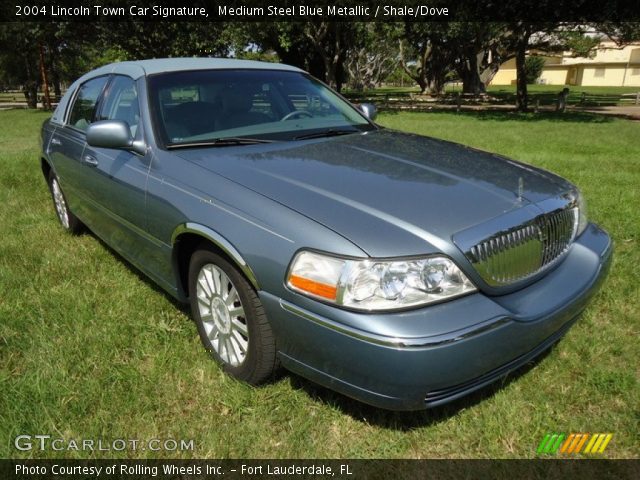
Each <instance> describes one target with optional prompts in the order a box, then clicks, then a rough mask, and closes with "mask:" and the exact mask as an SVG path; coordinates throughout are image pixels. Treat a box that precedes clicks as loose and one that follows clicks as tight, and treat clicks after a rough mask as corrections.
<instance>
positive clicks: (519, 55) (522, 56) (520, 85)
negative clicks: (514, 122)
mask: <svg viewBox="0 0 640 480" xmlns="http://www.w3.org/2000/svg"><path fill="white" fill-rule="evenodd" d="M528 43H529V37H528V36H526V40H524V41H520V42H518V46H517V49H518V50H517V52H516V75H517V78H516V109H517V110H518V111H519V112H526V111H527V109H528V108H529V95H528V93H527V72H526V69H525V61H526V58H527V45H528Z"/></svg>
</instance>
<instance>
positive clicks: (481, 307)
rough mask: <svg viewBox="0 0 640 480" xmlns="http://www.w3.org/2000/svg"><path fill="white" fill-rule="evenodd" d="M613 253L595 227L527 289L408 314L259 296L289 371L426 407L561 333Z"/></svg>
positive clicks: (384, 402)
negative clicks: (367, 310) (378, 312)
mask: <svg viewBox="0 0 640 480" xmlns="http://www.w3.org/2000/svg"><path fill="white" fill-rule="evenodd" d="M611 252H612V244H611V240H610V238H609V236H608V235H607V234H606V233H605V232H604V231H603V230H601V229H599V228H598V227H596V226H595V225H593V224H590V225H589V226H588V227H587V229H586V230H585V232H584V233H583V234H582V235H581V236H580V237H579V238H578V239H577V240H576V242H575V243H574V245H573V246H572V247H571V250H570V252H569V253H568V254H567V256H566V258H565V259H564V260H563V261H562V262H561V264H560V265H558V266H557V268H555V269H554V270H553V271H551V272H549V273H548V274H547V275H545V276H544V277H543V278H542V279H540V280H539V281H537V282H535V283H534V284H532V285H529V286H528V287H526V288H523V289H521V290H518V291H517V292H513V293H510V294H508V295H502V296H494V297H490V296H487V295H484V294H482V293H476V294H473V295H469V296H466V297H462V298H459V299H457V300H453V301H451V302H446V303H443V304H439V305H433V306H430V307H426V308H422V309H418V310H413V311H410V312H401V313H387V314H363V313H354V312H348V311H345V310H341V309H338V308H335V307H331V306H328V305H324V304H321V303H318V302H314V301H313V300H310V299H308V298H306V297H303V296H298V298H296V302H295V303H293V302H290V301H285V300H283V299H281V298H278V297H276V296H274V295H271V294H269V293H267V292H260V298H261V300H262V302H263V304H264V306H265V309H266V311H267V315H268V317H269V319H270V321H271V323H272V326H273V328H274V330H275V333H276V335H277V338H278V349H279V352H280V358H281V361H282V364H283V365H284V366H285V367H286V368H288V369H290V370H292V371H294V372H296V373H298V374H300V375H302V376H304V377H307V378H309V379H310V380H312V381H315V382H317V383H319V384H322V385H324V386H327V387H329V388H331V389H333V390H336V391H339V392H341V393H343V394H345V395H348V396H350V397H353V398H355V399H358V400H360V401H363V402H365V403H369V404H371V405H375V406H378V407H382V408H388V409H393V410H419V409H424V408H429V407H434V406H437V405H441V404H443V403H446V402H449V401H452V400H455V399H457V398H459V397H462V396H464V395H466V394H468V393H470V392H472V391H474V390H477V389H479V388H481V387H483V386H485V385H487V384H489V383H491V382H493V381H495V380H497V379H498V378H500V377H502V376H504V375H506V374H507V373H509V372H510V371H512V370H514V369H517V368H518V367H520V366H521V365H523V364H525V363H526V362H528V361H530V360H531V359H532V358H534V357H536V356H537V355H539V354H540V353H542V352H543V351H544V350H546V349H547V348H549V347H550V346H551V345H552V344H553V343H555V342H556V341H557V340H558V339H560V338H561V337H562V335H563V334H564V333H565V332H566V331H567V330H568V329H569V327H570V326H571V324H572V323H573V321H574V320H575V319H576V317H577V316H578V315H579V314H580V312H581V311H582V310H583V309H584V308H585V306H586V305H587V303H588V301H589V298H590V297H591V296H592V295H593V294H594V293H595V292H596V291H597V289H598V287H599V285H600V283H601V282H602V280H603V279H604V277H605V276H606V272H607V270H608V268H609V266H610V263H611V257H612V255H611Z"/></svg>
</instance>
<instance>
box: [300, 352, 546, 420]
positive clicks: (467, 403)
mask: <svg viewBox="0 0 640 480" xmlns="http://www.w3.org/2000/svg"><path fill="white" fill-rule="evenodd" d="M555 345H557V343H555V344H554V345H552V346H551V347H550V348H548V349H547V350H545V351H544V352H543V353H541V354H540V355H539V356H538V357H536V358H535V359H533V360H531V361H530V362H528V363H526V364H525V365H523V366H521V367H520V368H518V369H516V370H514V371H512V372H510V373H509V374H507V376H505V377H502V378H501V379H498V380H497V381H495V382H494V383H492V384H490V385H487V386H485V387H483V388H481V389H479V390H476V391H475V392H473V393H470V394H469V395H466V396H464V397H462V398H460V399H458V400H455V401H453V402H451V403H448V404H446V405H442V406H439V407H435V408H431V409H428V410H418V411H408V412H404V411H400V412H395V411H391V410H384V409H381V408H376V407H372V406H370V405H367V404H364V403H361V402H359V401H357V400H354V399H352V398H349V397H347V396H345V395H342V394H340V393H337V392H334V391H332V390H329V389H327V388H325V387H322V386H320V385H317V384H315V383H313V382H311V381H309V380H306V379H305V378H303V377H300V376H299V375H296V374H293V373H288V375H289V378H290V383H291V386H292V387H293V388H296V389H300V390H302V391H304V392H305V393H307V395H309V397H311V398H312V399H313V400H314V401H316V402H319V403H323V404H325V405H327V406H329V407H331V408H335V409H337V410H340V411H341V412H342V413H344V414H346V415H349V416H350V417H352V418H353V419H354V420H356V421H359V422H362V423H366V424H370V425H375V426H377V427H381V428H385V429H390V430H399V431H403V432H405V431H411V430H414V429H417V428H423V427H429V426H432V425H437V424H438V423H440V422H443V421H446V420H448V419H449V418H451V417H453V416H455V415H457V414H458V413H459V412H461V411H462V410H465V409H467V408H471V407H473V406H475V405H477V404H479V403H481V402H483V401H484V400H486V399H488V398H490V397H491V396H493V395H494V394H495V393H496V392H498V391H500V390H501V389H502V388H504V387H506V386H508V385H509V384H511V383H512V382H514V381H516V380H518V379H519V378H520V377H521V376H523V375H525V374H526V373H527V372H529V371H530V370H531V369H533V368H535V367H536V366H537V365H538V364H539V363H540V362H541V361H542V360H543V359H545V358H546V357H547V355H549V352H551V349H552V348H555ZM425 394H426V392H425Z"/></svg>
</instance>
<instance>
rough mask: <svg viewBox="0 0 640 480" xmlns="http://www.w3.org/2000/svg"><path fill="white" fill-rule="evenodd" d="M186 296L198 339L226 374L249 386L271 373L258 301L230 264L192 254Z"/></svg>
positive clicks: (268, 339) (204, 252)
mask: <svg viewBox="0 0 640 480" xmlns="http://www.w3.org/2000/svg"><path fill="white" fill-rule="evenodd" d="M189 294H190V303H191V314H192V316H193V319H194V320H195V322H196V325H197V327H198V333H199V334H200V339H201V340H202V343H203V345H204V346H205V348H206V349H207V350H208V351H209V352H210V353H211V355H212V356H213V358H214V359H215V360H216V361H217V362H218V363H219V364H220V365H221V366H222V367H223V369H224V371H225V372H227V373H229V374H230V375H232V376H234V377H236V378H238V379H239V380H242V381H245V382H247V383H250V384H253V385H257V384H260V383H262V382H264V381H265V380H267V379H268V378H269V377H271V376H272V375H273V374H274V372H275V371H276V369H277V367H278V361H277V354H276V342H275V337H274V335H273V332H272V331H271V326H270V325H269V321H268V320H267V316H266V314H265V312H264V308H263V306H262V302H260V298H259V297H258V295H257V293H256V292H255V290H254V289H253V287H252V286H251V285H250V284H249V282H248V281H247V280H246V279H245V277H244V276H243V275H242V274H241V273H240V272H239V271H238V269H237V268H236V267H235V266H233V265H232V264H230V263H229V262H228V261H227V260H226V259H225V258H223V257H221V256H220V255H218V254H217V253H216V252H214V251H212V250H211V249H209V248H207V247H204V248H202V249H199V250H197V251H196V252H195V253H194V254H193V255H192V256H191V261H190V263H189Z"/></svg>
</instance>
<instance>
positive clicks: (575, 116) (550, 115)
mask: <svg viewBox="0 0 640 480" xmlns="http://www.w3.org/2000/svg"><path fill="white" fill-rule="evenodd" d="M412 112H417V113H430V114H433V115H442V114H446V115H452V114H455V115H459V116H460V117H461V118H472V119H475V120H490V121H505V122H506V121H509V122H513V121H516V122H539V121H551V122H569V123H609V122H612V121H613V119H612V118H611V116H608V115H598V114H596V113H588V112H575V111H571V112H564V113H560V112H538V113H534V112H527V113H521V112H516V111H514V110H506V109H495V108H494V109H492V108H491V107H486V109H474V110H471V109H468V108H465V107H462V109H461V110H460V111H459V112H456V111H455V108H446V107H440V106H434V107H424V108H423V107H420V108H412V109H410V110H403V109H385V110H381V113H382V114H384V115H398V114H400V113H412Z"/></svg>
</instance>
